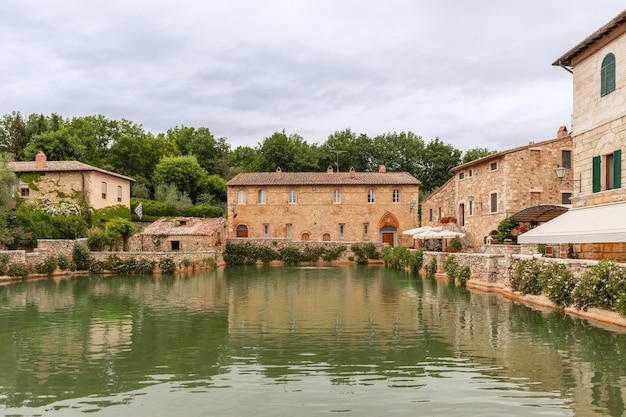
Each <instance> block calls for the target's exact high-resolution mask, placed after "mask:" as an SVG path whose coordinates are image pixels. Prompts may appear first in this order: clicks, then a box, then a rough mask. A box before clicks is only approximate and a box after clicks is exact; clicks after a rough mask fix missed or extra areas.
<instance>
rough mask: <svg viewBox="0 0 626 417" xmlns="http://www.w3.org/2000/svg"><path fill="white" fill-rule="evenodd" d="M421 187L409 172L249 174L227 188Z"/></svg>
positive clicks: (232, 180) (238, 176) (240, 176)
mask: <svg viewBox="0 0 626 417" xmlns="http://www.w3.org/2000/svg"><path fill="white" fill-rule="evenodd" d="M349 184H354V185H419V184H420V182H419V180H418V179H417V178H415V177H414V176H413V175H411V174H409V173H408V172H384V173H380V172H355V173H354V174H351V173H350V172H332V173H327V172H281V173H280V175H278V176H277V173H276V172H247V173H241V174H238V175H237V176H235V177H234V178H233V179H231V180H230V181H228V182H227V183H226V185H227V186H243V185H349Z"/></svg>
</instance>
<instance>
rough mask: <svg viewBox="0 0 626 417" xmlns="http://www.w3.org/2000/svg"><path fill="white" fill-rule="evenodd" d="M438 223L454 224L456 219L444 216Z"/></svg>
mask: <svg viewBox="0 0 626 417" xmlns="http://www.w3.org/2000/svg"><path fill="white" fill-rule="evenodd" d="M439 223H441V224H446V223H456V217H454V216H444V217H442V218H441V219H439Z"/></svg>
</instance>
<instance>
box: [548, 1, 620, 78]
mask: <svg viewBox="0 0 626 417" xmlns="http://www.w3.org/2000/svg"><path fill="white" fill-rule="evenodd" d="M624 22H626V10H622V11H621V12H620V13H619V14H618V15H617V16H615V17H614V18H613V19H611V21H610V22H609V23H607V24H606V25H604V26H602V27H601V28H600V29H598V30H596V31H595V32H593V33H592V34H591V35H589V36H588V37H587V38H585V40H583V41H582V42H580V43H579V44H578V45H576V46H574V47H573V48H572V49H570V50H569V51H567V52H566V53H565V54H563V56H561V57H560V58H559V59H557V60H556V61H554V63H552V65H555V66H567V67H569V66H571V65H572V60H574V59H575V58H576V57H577V56H578V55H580V54H582V53H583V52H584V51H586V50H587V49H589V48H591V47H592V46H593V45H594V44H596V43H598V42H601V41H602V39H603V38H605V37H607V36H608V35H609V34H611V33H612V32H613V31H615V30H616V29H617V28H619V27H620V26H622V25H623V24H624Z"/></svg>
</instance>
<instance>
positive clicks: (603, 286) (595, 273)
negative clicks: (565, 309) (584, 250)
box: [573, 261, 624, 310]
mask: <svg viewBox="0 0 626 417" xmlns="http://www.w3.org/2000/svg"><path fill="white" fill-rule="evenodd" d="M623 280H624V269H623V268H621V267H619V265H618V264H617V263H616V262H614V261H600V263H598V264H597V265H596V266H594V267H593V268H590V269H588V270H587V271H586V272H585V274H584V275H583V276H582V278H581V279H580V280H579V281H578V283H577V285H576V288H575V289H574V294H573V303H574V306H575V307H576V308H577V309H579V310H587V309H588V308H589V307H598V308H603V309H607V310H611V309H613V308H614V307H615V306H616V305H618V302H617V297H618V292H619V290H617V291H616V288H617V286H616V285H615V283H618V282H620V281H623Z"/></svg>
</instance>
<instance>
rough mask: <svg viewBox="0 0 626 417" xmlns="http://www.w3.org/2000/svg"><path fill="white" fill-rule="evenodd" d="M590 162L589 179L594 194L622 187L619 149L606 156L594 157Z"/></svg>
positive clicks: (620, 153)
mask: <svg viewBox="0 0 626 417" xmlns="http://www.w3.org/2000/svg"><path fill="white" fill-rule="evenodd" d="M592 162H593V163H592V167H591V177H592V191H593V192H594V193H597V192H600V191H603V190H613V189H616V188H621V187H622V151H621V149H618V150H616V151H615V152H613V153H610V154H608V155H604V156H594V157H593V160H592Z"/></svg>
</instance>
